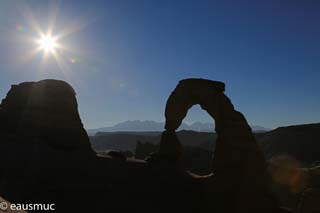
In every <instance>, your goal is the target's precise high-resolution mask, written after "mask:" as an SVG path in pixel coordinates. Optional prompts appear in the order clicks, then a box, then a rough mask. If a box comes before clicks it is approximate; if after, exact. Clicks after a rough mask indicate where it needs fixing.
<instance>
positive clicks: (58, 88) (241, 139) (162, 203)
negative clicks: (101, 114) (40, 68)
mask: <svg viewBox="0 0 320 213" xmlns="http://www.w3.org/2000/svg"><path fill="white" fill-rule="evenodd" d="M223 92H224V84H223V83H221V82H214V81H209V80H202V79H188V80H183V81H181V82H180V83H179V84H178V86H177V88H176V89H175V90H174V92H173V93H172V94H171V95H170V97H169V99H168V102H167V106H166V114H165V116H166V129H167V130H166V131H165V132H164V133H163V134H162V137H161V144H160V148H159V151H158V152H157V153H155V154H154V155H152V156H151V157H150V158H149V160H148V161H142V160H126V159H125V158H123V156H121V155H117V154H113V155H112V156H109V157H99V156H97V155H96V153H95V152H94V151H93V150H92V148H91V146H90V142H89V138H88V136H87V134H86V132H85V130H84V128H83V125H82V123H81V119H80V116H79V113H78V109H77V108H78V107H77V101H76V97H75V92H74V90H73V89H72V87H71V86H70V85H68V84H67V83H65V82H62V81H57V80H44V81H39V82H28V83H22V84H19V85H14V86H12V88H11V90H10V91H9V92H8V94H7V97H6V98H5V99H4V100H3V101H2V103H1V105H0V138H1V141H0V151H1V155H0V162H1V164H0V169H1V170H0V195H1V196H2V197H4V198H5V199H7V200H9V201H10V202H12V203H55V204H56V210H57V211H58V212H109V211H111V210H112V211H117V212H123V211H133V210H138V211H139V212H171V211H178V212H208V211H211V212H240V213H242V212H243V213H244V212H248V213H250V212H252V213H253V212H261V213H263V212H268V213H269V212H285V210H283V209H281V208H280V204H279V202H278V199H277V198H276V196H274V195H273V193H272V192H271V190H270V187H269V186H270V182H271V176H270V175H269V173H268V171H267V163H266V161H265V159H264V156H263V154H262V152H261V151H260V148H259V146H258V145H257V143H256V141H255V138H254V137H253V134H252V132H251V128H250V127H249V126H248V124H247V122H246V119H245V118H244V116H243V115H242V114H241V113H240V112H237V111H236V110H235V109H234V108H233V105H232V103H231V101H230V100H229V99H228V97H227V96H225V95H224V93H223ZM195 104H200V105H201V107H202V108H203V109H204V110H206V111H207V112H208V113H209V115H210V116H212V117H213V118H214V119H215V122H216V132H217V133H218V138H217V145H216V149H215V158H214V159H213V161H212V169H211V171H212V172H213V175H208V176H197V175H195V174H192V173H189V172H186V171H185V169H184V168H183V165H182V164H181V153H182V149H181V143H180V141H179V140H178V138H177V137H176V134H175V130H176V129H177V128H178V127H179V125H180V124H181V121H182V119H183V118H184V117H185V116H186V113H187V111H188V109H189V108H190V107H192V106H193V105H195ZM310 212H311V211H310Z"/></svg>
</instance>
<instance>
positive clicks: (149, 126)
mask: <svg viewBox="0 0 320 213" xmlns="http://www.w3.org/2000/svg"><path fill="white" fill-rule="evenodd" d="M251 128H252V129H253V131H255V132H266V131H270V129H268V128H265V127H262V126H251ZM163 130H164V122H156V121H140V120H135V121H125V122H121V123H118V124H116V125H114V126H110V127H103V128H97V129H88V130H87V132H88V134H89V135H95V134H96V133H97V132H162V131H163ZM178 130H192V131H196V132H213V131H214V124H213V123H209V122H208V123H202V122H194V123H191V124H187V123H182V124H181V126H180V128H179V129H178Z"/></svg>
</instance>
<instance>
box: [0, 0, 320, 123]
mask: <svg viewBox="0 0 320 213" xmlns="http://www.w3.org/2000/svg"><path fill="white" fill-rule="evenodd" d="M319 11H320V1H316V0H314V1H313V0H309V1H301V0H300V1H294V0H288V1H284V0H274V1H272V0H266V1H264V0H259V1H257V0H252V1H247V0H241V1H239V0H235V1H228V0H225V1H214V0H210V1H201V0H193V1H189V0H176V1H174V0H161V1H153V0H145V1H142V0H102V1H94V0H90V1H80V0H78V1H44V0H43V1H40V0H37V1H22V0H19V1H14V0H1V1H0V50H1V51H0V65H1V68H0V96H1V98H3V97H5V95H6V93H7V91H8V90H9V89H10V85H11V84H16V83H19V82H23V81H35V80H40V79H46V78H54V79H62V80H66V81H68V82H69V83H70V84H71V85H72V86H73V87H74V88H75V90H76V91H77V98H78V103H79V109H80V113H81V117H82V120H83V123H84V125H85V127H87V128H95V127H102V126H109V125H113V124H115V123H117V122H121V121H125V120H136V119H139V120H155V121H163V120H164V116H163V112H164V106H165V102H166V99H167V97H168V95H169V94H170V92H171V91H172V90H173V89H174V87H175V85H176V84H177V82H178V81H179V80H180V79H183V78H189V77H201V78H209V79H213V80H220V81H223V82H225V83H226V94H227V95H228V96H229V97H230V98H231V100H232V101H233V103H234V105H235V107H236V109H237V110H239V111H241V112H243V113H244V115H245V116H246V117H247V119H248V121H249V123H250V124H256V125H262V126H265V127H271V128H274V127H277V126H286V125H291V124H302V123H311V122H319V121H320V97H319V96H320V95H319V91H320V72H319V68H320V58H319V56H320V13H319ZM30 14H33V17H34V20H36V21H37V23H38V25H39V26H40V27H41V29H43V30H44V31H46V30H47V28H48V27H49V25H50V23H51V21H50V20H52V17H53V15H54V14H56V23H55V27H54V30H53V33H54V34H59V33H61V32H62V31H64V30H65V29H76V30H75V32H74V33H72V34H69V35H68V36H67V37H64V38H62V39H61V40H60V41H59V42H60V43H61V44H63V45H65V46H66V47H68V49H69V50H72V51H62V50H60V51H59V54H60V55H61V61H62V62H63V66H62V67H61V66H58V65H57V63H56V61H55V60H54V58H53V57H49V58H48V59H47V60H46V61H43V57H42V55H43V54H42V53H38V54H35V55H34V56H32V57H27V56H28V54H29V52H30V51H31V50H32V49H34V48H35V46H36V45H35V44H34V42H32V41H30V38H31V39H32V38H37V33H36V31H35V30H34V28H33V27H32V24H31V22H32V19H31V15H30ZM70 59H74V61H73V62H75V63H71V62H70ZM186 121H187V122H192V121H211V118H209V116H208V115H207V114H206V113H205V112H204V111H201V110H200V108H199V107H194V108H193V109H192V110H191V112H190V113H189V114H188V116H187V118H186Z"/></svg>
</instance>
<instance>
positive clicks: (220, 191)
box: [165, 79, 276, 212]
mask: <svg viewBox="0 0 320 213" xmlns="http://www.w3.org/2000/svg"><path fill="white" fill-rule="evenodd" d="M224 90H225V85H224V83H222V82H217V81H210V80H204V79H186V80H182V81H180V82H179V84H178V85H177V87H176V88H175V90H174V91H173V92H172V93H171V95H170V97H169V99H168V101H167V105H166V110H165V117H166V124H165V128H166V129H167V130H168V131H174V130H176V129H177V128H178V127H179V125H180V124H181V122H182V120H183V118H184V117H185V116H186V114H187V112H188V110H189V109H190V108H191V107H192V106H193V105H196V104H199V105H200V106H201V108H202V109H204V110H206V111H207V112H208V113H209V115H210V116H211V117H212V118H213V119H214V120H215V124H216V128H215V130H216V132H217V133H218V138H217V144H216V148H215V152H214V159H213V162H212V172H213V173H214V175H213V176H212V177H210V178H209V180H208V185H207V186H206V188H208V189H209V191H210V194H212V197H214V198H215V200H216V201H218V200H220V201H221V202H215V203H216V204H215V205H216V206H217V210H219V211H220V212H271V211H272V210H274V208H276V203H275V201H274V200H273V199H272V196H269V195H268V187H267V184H268V182H267V180H268V175H267V172H266V161H265V159H264V156H263V153H262V151H261V150H260V148H259V146H258V144H257V143H256V141H255V138H254V136H253V134H252V132H251V128H250V127H249V125H248V123H247V121H246V119H245V117H244V116H243V115H242V114H241V113H240V112H238V111H236V110H235V109H234V107H233V105H232V103H231V101H230V100H229V98H228V97H227V96H226V95H225V94H224V93H223V92H224ZM175 147H177V146H176V145H174V146H172V148H173V149H174V148H175ZM231 203H232V204H231ZM219 205H221V206H220V207H218V206H219Z"/></svg>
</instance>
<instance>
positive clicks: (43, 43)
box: [37, 35, 58, 53]
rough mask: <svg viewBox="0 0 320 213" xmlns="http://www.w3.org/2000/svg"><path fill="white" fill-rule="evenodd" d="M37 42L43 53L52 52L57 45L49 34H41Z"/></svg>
mask: <svg viewBox="0 0 320 213" xmlns="http://www.w3.org/2000/svg"><path fill="white" fill-rule="evenodd" d="M37 43H38V45H39V49H41V50H43V51H44V52H45V53H54V52H55V50H56V49H57V47H58V43H57V39H55V38H54V37H52V36H51V35H41V37H40V38H39V39H38V41H37Z"/></svg>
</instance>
